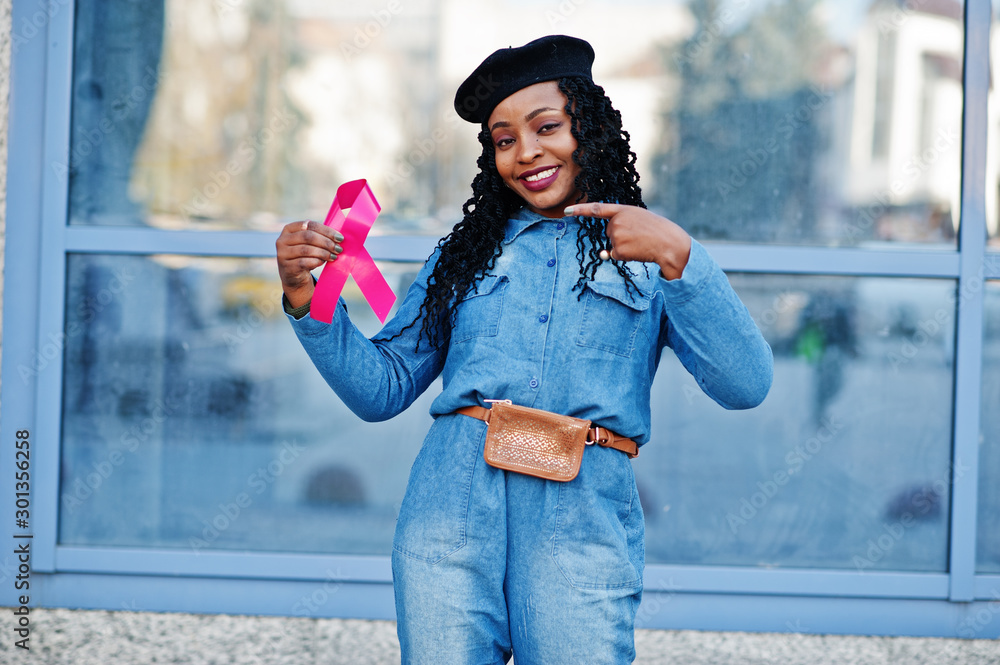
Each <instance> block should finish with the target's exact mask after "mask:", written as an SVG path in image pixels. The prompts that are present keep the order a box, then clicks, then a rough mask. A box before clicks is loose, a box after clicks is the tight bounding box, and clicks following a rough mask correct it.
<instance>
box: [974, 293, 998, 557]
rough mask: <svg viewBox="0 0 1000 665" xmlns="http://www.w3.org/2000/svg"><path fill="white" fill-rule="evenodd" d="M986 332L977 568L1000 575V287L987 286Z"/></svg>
mask: <svg viewBox="0 0 1000 665" xmlns="http://www.w3.org/2000/svg"><path fill="white" fill-rule="evenodd" d="M984 308H985V309H984V312H983V318H984V328H983V396H982V413H981V415H980V421H981V423H982V425H981V439H980V440H981V441H982V444H981V445H980V446H979V509H978V511H977V513H978V519H979V528H978V531H977V538H976V568H977V570H978V571H979V572H981V573H992V574H997V573H1000V483H997V480H996V479H997V474H998V472H1000V408H998V404H1000V283H998V282H987V283H986V292H985V302H984Z"/></svg>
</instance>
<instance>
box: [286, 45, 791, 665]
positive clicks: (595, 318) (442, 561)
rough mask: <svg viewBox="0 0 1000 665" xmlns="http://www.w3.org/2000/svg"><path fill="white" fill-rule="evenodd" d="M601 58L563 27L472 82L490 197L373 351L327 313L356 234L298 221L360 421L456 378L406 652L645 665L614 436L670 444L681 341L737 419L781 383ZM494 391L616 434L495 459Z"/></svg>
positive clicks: (404, 597)
mask: <svg viewBox="0 0 1000 665" xmlns="http://www.w3.org/2000/svg"><path fill="white" fill-rule="evenodd" d="M593 59H594V52H593V49H591V47H590V45H589V44H588V43H587V42H585V41H583V40H579V39H575V38H572V37H566V36H549V37H544V38H542V39H539V40H536V41H533V42H531V43H529V44H526V45H525V46H522V47H519V48H509V49H501V50H499V51H497V52H495V53H494V54H493V55H491V56H490V57H489V58H487V59H486V60H485V61H484V62H483V63H482V64H481V65H480V66H479V67H478V68H477V69H476V71H474V72H473V73H472V74H471V75H470V76H469V78H468V79H467V80H466V81H465V83H463V84H462V86H461V87H460V88H459V90H458V94H457V95H456V98H455V108H456V110H457V111H458V113H459V115H460V116H462V117H463V118H464V119H466V120H469V121H470V122H474V123H478V124H480V128H481V129H480V133H479V140H480V142H481V143H482V147H483V152H482V155H481V156H480V158H479V162H478V164H479V169H480V170H479V174H478V175H477V176H476V177H475V180H474V181H473V184H472V189H473V195H472V198H470V199H469V200H468V202H466V204H465V205H464V206H463V212H464V217H463V219H462V221H461V222H459V223H458V224H457V225H456V226H455V228H454V230H453V231H452V233H451V234H450V235H449V236H447V237H446V238H444V239H443V240H442V241H441V242H440V243H439V244H438V249H437V250H436V251H435V253H434V255H432V256H431V257H430V259H429V260H428V261H427V263H426V265H425V266H424V268H423V270H422V271H421V272H420V274H419V275H418V276H417V278H416V280H415V282H414V284H413V286H412V287H411V288H410V290H409V292H408V293H407V295H406V297H405V298H404V300H403V302H402V303H401V305H400V307H399V310H398V312H397V314H396V316H395V317H394V318H393V319H392V320H390V321H389V322H388V323H387V324H386V326H385V327H384V328H383V329H382V331H381V332H380V333H379V334H378V335H376V336H375V337H374V338H372V339H371V340H367V339H365V338H364V337H363V336H362V335H361V334H360V333H359V332H358V331H357V329H356V328H355V327H354V326H353V325H352V324H351V323H350V321H349V319H348V317H347V313H346V311H345V310H344V308H343V303H341V304H340V305H339V306H338V311H337V313H336V315H335V316H334V320H333V322H332V323H331V324H329V325H327V324H323V323H320V322H318V321H315V320H313V319H311V318H310V317H308V316H306V313H307V312H308V305H309V301H310V298H311V296H312V291H313V280H312V278H311V275H310V273H309V271H310V270H312V269H315V268H317V267H319V266H320V265H322V264H323V263H324V262H326V261H328V260H334V259H335V258H336V254H338V253H339V252H340V251H342V248H341V246H340V244H339V243H340V242H342V240H343V238H342V237H340V236H339V234H337V233H336V232H333V231H331V230H330V229H328V228H326V227H324V226H323V225H322V224H318V223H316V222H296V223H293V224H289V225H288V226H286V227H285V229H284V230H283V231H282V234H281V236H280V237H279V238H278V241H277V249H278V267H279V273H280V275H281V280H282V286H283V289H284V293H285V299H286V302H285V310H286V312H288V313H289V318H290V320H291V322H292V326H293V327H294V329H295V331H296V333H297V335H298V336H299V339H300V340H301V342H302V344H303V346H304V347H305V349H306V351H307V352H308V353H309V355H310V357H311V358H312V360H313V362H314V363H315V364H316V366H317V368H318V369H319V370H320V372H321V373H322V374H323V376H324V378H325V379H326V380H327V382H328V383H329V384H330V385H331V387H333V389H334V390H335V391H336V392H337V394H338V395H339V396H340V398H341V399H342V400H343V401H344V402H345V403H346V404H347V405H348V406H349V407H350V408H351V409H352V410H353V411H354V412H355V413H357V414H358V415H359V416H360V417H362V418H364V419H366V420H381V419H386V418H390V417H392V416H394V415H396V414H397V413H399V412H400V411H402V410H403V409H405V408H406V407H407V406H408V405H409V404H411V403H412V402H413V400H414V399H415V398H416V397H417V396H418V395H420V394H421V392H422V391H423V390H425V389H426V388H427V386H428V385H429V384H430V383H431V381H433V380H434V379H435V378H436V377H437V376H438V375H439V374H440V375H442V378H443V390H442V393H441V394H440V395H439V396H438V397H437V399H436V400H435V401H434V403H433V405H432V407H431V415H433V416H434V417H435V421H434V424H433V425H432V427H431V429H430V432H429V433H428V434H427V437H426V438H425V440H424V444H423V447H422V448H421V451H420V453H419V455H418V456H417V459H416V461H415V462H414V464H413V468H412V470H411V474H410V480H409V483H408V485H407V490H406V496H405V498H404V501H403V505H402V508H401V510H400V515H399V520H398V523H397V527H396V534H395V538H394V542H393V556H392V567H393V580H394V590H395V595H396V612H397V618H398V633H399V640H400V646H401V649H402V654H403V662H405V663H503V662H506V661H507V659H509V658H510V656H511V652H513V653H514V654H516V656H515V659H516V661H517V663H518V665H529V664H531V663H544V664H545V665H553V664H555V663H625V662H632V660H633V659H634V657H635V651H634V646H633V633H634V621H635V613H636V609H637V608H638V605H639V600H640V597H641V593H642V571H643V538H644V532H643V518H642V508H641V506H640V504H639V499H638V494H637V492H636V487H635V478H634V476H633V473H632V466H631V462H630V461H629V455H627V454H625V453H623V452H622V450H628V446H621V445H618V446H617V448H616V447H613V446H612V445H610V443H608V441H617V442H619V443H620V442H621V440H622V439H625V440H628V439H631V441H629V442H628V443H630V444H631V443H632V442H635V443H637V444H642V443H645V442H646V441H647V440H648V439H649V424H650V387H651V385H652V381H653V375H654V373H655V370H656V366H657V364H658V362H659V357H660V352H661V350H662V349H663V347H664V346H669V347H671V348H672V349H673V352H674V353H676V354H677V356H678V357H679V358H680V360H681V362H682V363H683V364H684V366H685V367H686V368H687V369H688V371H690V372H691V373H692V374H693V375H694V376H695V378H696V379H697V381H698V383H699V385H700V386H701V387H702V388H703V390H704V391H705V392H706V393H707V394H709V395H710V396H711V397H712V398H713V399H715V400H716V401H717V402H718V403H719V404H721V405H722V406H724V407H726V408H749V407H753V406H756V405H757V404H759V403H760V402H761V401H762V400H763V399H764V397H765V395H766V394H767V391H768V389H769V387H770V382H771V370H772V359H771V351H770V348H769V347H768V346H767V343H766V342H765V341H764V340H763V338H762V337H761V335H760V332H759V331H758V329H757V327H756V325H755V324H754V323H753V321H752V319H751V318H750V316H749V314H748V313H747V311H746V308H745V307H744V306H743V304H742V303H741V302H740V301H739V299H738V298H737V297H736V295H735V293H734V292H733V290H732V289H731V287H730V286H729V282H728V281H727V279H726V277H725V275H724V274H723V273H722V271H721V270H720V269H719V267H718V265H717V264H716V263H715V262H714V261H713V260H712V259H711V258H710V257H709V256H708V254H707V253H706V252H705V250H704V248H703V247H702V246H701V245H700V244H698V243H697V242H695V241H693V240H692V239H691V238H690V237H689V236H688V234H687V233H686V232H684V230H683V229H681V228H680V227H679V226H678V225H676V224H674V223H673V222H671V221H670V220H668V219H665V218H663V217H660V216H659V215H656V214H654V213H651V212H649V211H647V210H646V209H645V208H644V206H643V203H642V196H641V192H640V190H639V186H638V179H639V176H638V174H637V173H636V171H635V168H634V163H635V155H634V154H633V153H632V152H631V150H630V149H629V145H628V134H627V133H626V132H624V131H623V130H622V129H621V119H620V115H619V114H618V112H617V111H616V110H615V109H614V108H613V107H612V106H611V104H610V102H609V100H608V99H607V97H606V96H605V94H604V91H603V89H602V88H600V86H597V85H596V84H594V82H593V80H592V78H591V65H592V63H593ZM494 399H501V400H511V401H512V402H513V403H514V404H518V405H523V406H530V407H535V408H539V409H544V410H546V411H550V412H554V413H558V414H562V415H568V416H574V417H577V418H581V419H586V420H589V421H592V423H593V424H594V425H595V426H599V427H600V428H604V431H606V432H608V434H607V439H604V438H602V440H601V441H600V443H601V444H602V445H593V446H587V447H586V449H585V450H584V454H583V459H582V463H581V466H580V470H579V472H578V474H577V475H576V477H575V478H573V480H571V481H569V482H558V481H553V480H545V479H542V478H538V477H535V476H531V475H524V474H521V473H516V472H512V471H503V470H501V469H498V468H495V467H493V466H490V465H489V464H486V463H485V462H484V459H483V445H484V438H485V435H486V431H487V425H486V423H484V422H483V421H482V420H479V419H478V418H476V417H468V416H467V415H466V414H467V413H468V407H484V406H486V404H487V400H494ZM462 409H465V410H466V412H465V413H459V410H462ZM633 445H634V444H633Z"/></svg>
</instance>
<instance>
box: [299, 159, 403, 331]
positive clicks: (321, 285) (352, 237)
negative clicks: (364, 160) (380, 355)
mask: <svg viewBox="0 0 1000 665" xmlns="http://www.w3.org/2000/svg"><path fill="white" fill-rule="evenodd" d="M345 208H350V210H349V212H348V213H347V215H345V214H344V209H345ZM381 211H382V207H381V206H380V205H379V204H378V201H376V200H375V195H374V194H372V191H371V189H369V187H368V182H367V181H366V180H363V179H362V180H352V181H351V182H345V183H344V184H343V185H341V186H340V187H339V188H337V195H336V196H335V197H334V198H333V205H331V206H330V212H329V213H327V215H326V220H325V221H324V222H323V223H324V224H325V225H326V226H329V227H330V228H332V229H335V230H337V231H340V233H341V234H342V235H343V236H344V242H343V243H342V244H343V246H344V251H343V252H341V253H340V254H339V255H338V256H337V260H336V261H331V262H330V263H327V264H326V266H325V267H324V268H323V273H322V274H321V275H320V278H319V282H317V284H316V290H315V292H314V293H313V297H312V304H311V305H310V307H309V314H310V316H312V318H314V319H316V320H317V321H322V322H323V323H330V322H331V321H332V320H333V313H334V311H335V310H336V309H337V299H338V298H339V297H340V294H341V292H342V291H343V290H344V285H345V284H346V283H347V276H348V275H354V281H355V282H356V283H357V285H358V287H359V288H360V289H361V293H362V295H364V297H365V300H367V301H368V304H369V305H371V308H372V310H373V311H374V312H375V316H377V317H378V320H379V321H381V322H382V323H385V319H386V317H387V316H388V315H389V310H390V309H392V305H393V303H394V302H396V295H395V294H394V293H393V292H392V289H391V288H389V284H388V283H386V281H385V277H383V276H382V273H381V272H380V271H379V269H378V266H376V265H375V261H374V260H373V259H372V257H371V255H370V254H369V253H368V250H366V249H365V246H364V242H365V240H366V239H367V238H368V231H369V230H371V227H372V224H374V223H375V218H376V217H378V214H379V212H381Z"/></svg>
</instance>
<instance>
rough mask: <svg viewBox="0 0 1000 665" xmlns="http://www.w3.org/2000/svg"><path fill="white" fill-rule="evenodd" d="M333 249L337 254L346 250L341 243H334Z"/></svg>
mask: <svg viewBox="0 0 1000 665" xmlns="http://www.w3.org/2000/svg"><path fill="white" fill-rule="evenodd" d="M333 251H335V252H336V253H337V254H340V253H341V252H342V251H344V248H343V247H341V246H340V245H334V246H333Z"/></svg>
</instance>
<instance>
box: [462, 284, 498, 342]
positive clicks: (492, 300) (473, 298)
mask: <svg viewBox="0 0 1000 665" xmlns="http://www.w3.org/2000/svg"><path fill="white" fill-rule="evenodd" d="M506 289H507V277H506V275H486V276H485V277H483V279H482V280H480V282H479V283H478V284H476V288H475V290H474V291H473V292H472V293H470V294H469V295H467V296H466V297H465V300H464V301H462V304H461V305H459V306H458V310H457V311H456V313H455V327H454V329H453V330H452V331H451V341H452V343H458V342H464V341H467V340H470V339H472V338H473V337H495V336H496V334H497V331H498V330H499V329H500V313H501V312H502V311H503V295H504V291H506Z"/></svg>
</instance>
